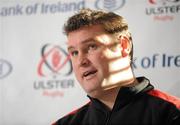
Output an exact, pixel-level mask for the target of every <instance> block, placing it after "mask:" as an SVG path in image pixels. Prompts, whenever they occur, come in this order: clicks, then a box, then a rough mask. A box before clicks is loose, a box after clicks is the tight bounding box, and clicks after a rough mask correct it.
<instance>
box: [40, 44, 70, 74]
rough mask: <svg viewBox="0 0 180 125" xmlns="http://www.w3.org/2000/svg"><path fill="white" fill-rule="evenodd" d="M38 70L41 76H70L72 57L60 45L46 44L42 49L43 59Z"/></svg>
mask: <svg viewBox="0 0 180 125" xmlns="http://www.w3.org/2000/svg"><path fill="white" fill-rule="evenodd" d="M37 70H38V71H37V72H38V75H39V76H41V77H45V76H50V75H52V76H56V75H63V76H68V75H70V74H71V73H72V65H71V61H70V57H69V56H68V53H67V52H66V51H65V50H64V49H63V48H62V47H60V46H59V45H52V44H45V45H44V46H43V47H42V50H41V59H40V62H39V64H38V69H37Z"/></svg>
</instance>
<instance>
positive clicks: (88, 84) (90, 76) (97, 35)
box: [67, 26, 121, 96]
mask: <svg viewBox="0 0 180 125" xmlns="http://www.w3.org/2000/svg"><path fill="white" fill-rule="evenodd" d="M112 41H113V38H112V36H111V35H108V34H106V33H105V32H104V30H103V29H102V27H101V26H91V27H85V28H81V29H79V30H76V31H73V32H70V33H69V34H68V43H67V44H68V52H69V54H70V57H71V61H72V66H73V70H74V73H75V76H76V78H77V80H78V81H79V83H80V85H81V86H82V87H83V89H84V90H85V91H86V93H88V94H89V95H91V96H96V95H98V94H99V92H100V91H101V90H102V88H105V87H106V86H107V85H108V83H109V81H108V80H109V78H110V72H111V70H112V69H113V68H112V67H111V65H112V63H111V61H112V60H113V59H114V58H119V57H121V50H120V47H119V51H118V48H117V49H116V51H115V52H114V51H113V49H112V50H111V49H109V46H113V45H112V44H111V43H112ZM111 48H113V47H111Z"/></svg>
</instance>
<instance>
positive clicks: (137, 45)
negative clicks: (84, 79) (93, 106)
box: [0, 0, 180, 125]
mask: <svg viewBox="0 0 180 125" xmlns="http://www.w3.org/2000/svg"><path fill="white" fill-rule="evenodd" d="M82 8H91V9H98V10H106V11H113V12H115V13H117V14H120V15H122V16H123V17H125V19H126V20H127V22H128V23H129V28H130V31H131V33H132V37H133V43H134V60H133V67H134V72H135V75H136V76H137V77H138V76H146V77H147V78H149V79H150V80H151V83H152V84H153V85H154V86H155V87H156V88H157V89H160V90H162V91H164V92H166V93H170V94H172V95H174V96H178V97H180V91H179V90H178V89H180V77H179V75H180V25H179V22H180V1H179V0H176V1H175V0H174V1H173V0H0V124H1V125H50V124H51V123H52V122H55V121H56V120H57V119H59V118H60V117H62V116H64V115H65V114H67V113H69V112H70V111H72V110H74V109H77V108H78V107H80V106H82V105H84V104H85V103H87V102H88V101H89V100H88V98H87V96H86V93H85V92H84V91H83V90H82V88H81V87H80V86H79V84H78V82H77V81H76V79H75V77H74V74H73V72H72V66H71V62H70V60H69V58H68V56H67V55H68V54H67V49H66V42H67V38H66V36H65V35H64V34H63V30H62V28H63V25H64V22H65V21H66V20H67V18H68V17H70V16H71V15H73V14H74V13H75V12H77V11H78V10H80V9H82Z"/></svg>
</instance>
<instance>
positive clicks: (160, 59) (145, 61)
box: [133, 53, 180, 69]
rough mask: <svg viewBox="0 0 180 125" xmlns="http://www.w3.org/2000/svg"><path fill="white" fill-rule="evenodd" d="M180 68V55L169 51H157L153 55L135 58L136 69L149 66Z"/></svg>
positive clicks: (134, 65) (134, 66)
mask: <svg viewBox="0 0 180 125" xmlns="http://www.w3.org/2000/svg"><path fill="white" fill-rule="evenodd" d="M157 67H158V68H170V67H175V68H180V55H173V54H171V55H170V54H167V53H155V54H153V55H151V56H144V57H135V58H134V60H133V68H134V69H149V68H157Z"/></svg>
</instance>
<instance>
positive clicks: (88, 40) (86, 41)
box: [68, 38, 97, 51]
mask: <svg viewBox="0 0 180 125" xmlns="http://www.w3.org/2000/svg"><path fill="white" fill-rule="evenodd" d="M91 41H95V42H96V41H97V40H96V39H95V38H89V39H86V40H83V41H82V42H81V44H86V43H89V42H91ZM74 48H75V47H73V46H69V47H68V51H70V50H71V49H74Z"/></svg>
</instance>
